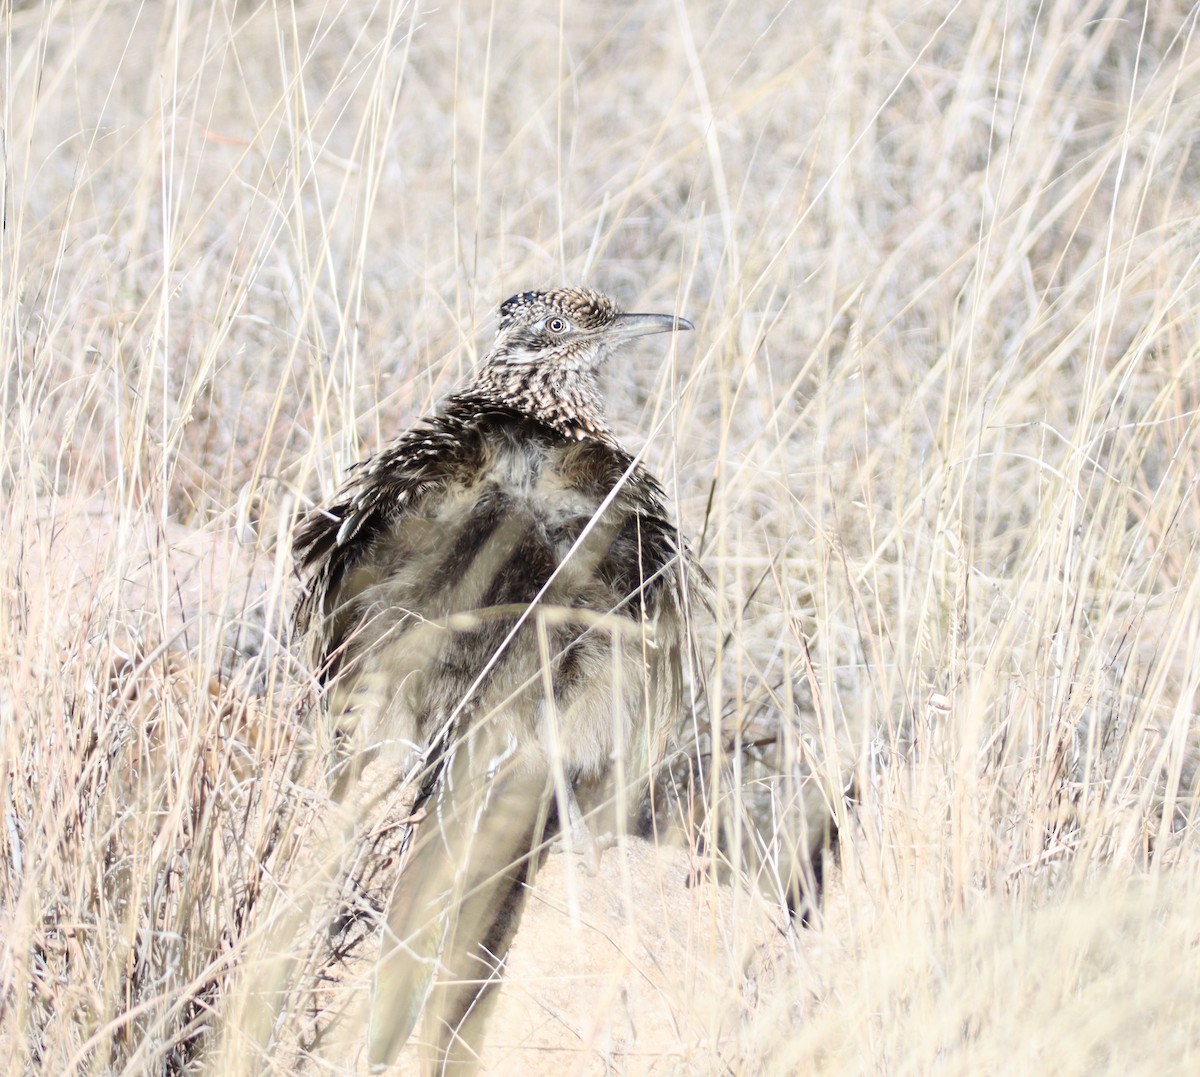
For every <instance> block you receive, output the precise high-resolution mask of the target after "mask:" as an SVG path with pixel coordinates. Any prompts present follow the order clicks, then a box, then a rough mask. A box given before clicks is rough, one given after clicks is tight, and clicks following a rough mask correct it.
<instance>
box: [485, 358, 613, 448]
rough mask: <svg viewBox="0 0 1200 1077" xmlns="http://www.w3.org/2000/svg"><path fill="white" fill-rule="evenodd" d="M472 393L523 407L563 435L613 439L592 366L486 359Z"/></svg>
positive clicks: (575, 437)
mask: <svg viewBox="0 0 1200 1077" xmlns="http://www.w3.org/2000/svg"><path fill="white" fill-rule="evenodd" d="M470 392H471V395H472V396H476V397H482V398H483V399H486V400H488V401H490V402H493V403H496V404H500V405H503V406H504V407H509V408H513V409H515V410H516V411H520V412H523V413H524V414H526V415H528V416H530V417H531V418H533V419H537V420H538V421H539V422H542V423H545V424H546V425H547V426H550V427H553V428H554V429H555V430H557V431H559V432H560V433H561V434H563V435H564V436H566V437H569V438H572V439H574V440H581V439H583V438H585V437H595V438H599V439H601V440H603V441H610V442H614V443H615V440H616V439H615V437H614V436H613V432H612V430H611V428H610V427H609V425H608V423H607V421H606V420H605V418H604V402H603V399H602V398H601V396H600V387H599V385H598V384H597V383H596V377H595V375H594V374H593V373H592V372H591V371H590V370H570V369H563V368H561V367H554V366H549V365H546V364H529V363H505V362H503V361H500V362H485V365H484V367H483V369H482V370H480V372H479V374H478V376H477V377H476V379H475V382H474V384H473V385H472V386H471V389H470Z"/></svg>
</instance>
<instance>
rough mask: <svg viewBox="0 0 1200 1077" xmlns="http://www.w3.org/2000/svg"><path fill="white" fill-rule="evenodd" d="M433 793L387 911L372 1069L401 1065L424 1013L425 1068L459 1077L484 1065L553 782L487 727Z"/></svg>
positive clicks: (472, 737)
mask: <svg viewBox="0 0 1200 1077" xmlns="http://www.w3.org/2000/svg"><path fill="white" fill-rule="evenodd" d="M487 725H488V726H491V727H492V729H494V728H495V725H496V723H487ZM431 786H432V788H431V789H430V791H429V792H428V795H427V797H426V798H425V801H424V805H423V807H424V811H425V817H424V818H423V819H422V820H421V821H420V822H419V823H418V824H417V829H416V832H415V833H414V835H413V838H412V842H411V844H410V846H409V850H408V854H407V857H406V859H405V863H404V865H403V868H402V870H401V872H400V877H399V880H398V882H397V884H396V888H395V890H394V892H393V894H392V899H391V903H390V905H389V908H388V914H387V922H386V925H385V928H384V938H383V944H382V952H381V956H380V960H379V964H378V966H377V969H376V974H375V985H374V991H373V995H372V1001H371V1026H370V1049H369V1050H370V1061H371V1064H372V1065H373V1066H386V1065H388V1064H390V1063H392V1062H394V1061H395V1059H396V1057H397V1055H398V1054H399V1052H400V1049H401V1048H402V1047H403V1046H404V1044H405V1043H406V1042H407V1040H408V1038H409V1036H410V1035H411V1033H412V1031H413V1029H414V1028H415V1027H416V1025H417V1022H418V1020H419V1019H420V1018H421V1016H422V1013H424V1020H423V1024H422V1030H421V1040H422V1043H423V1045H424V1046H423V1051H424V1055H425V1058H426V1060H427V1062H428V1063H431V1064H432V1069H433V1072H435V1073H439V1074H440V1073H445V1072H452V1073H456V1074H458V1073H465V1072H469V1071H471V1070H473V1069H474V1068H475V1067H476V1065H477V1061H478V1048H479V1045H480V1041H481V1038H482V1030H483V1025H484V1023H485V1019H486V1014H487V1010H488V1009H489V1008H490V1004H491V1002H492V1001H493V1000H492V998H491V997H489V996H491V995H492V992H491V988H492V987H493V986H494V985H495V983H496V981H497V980H498V978H499V976H500V973H501V970H502V969H503V965H504V959H505V955H506V954H507V952H508V945H509V942H510V941H511V939H512V936H513V934H514V932H515V931H516V927H517V924H518V922H519V920H520V916H521V910H522V908H523V905H524V893H525V879H526V874H527V871H528V867H529V861H530V857H531V850H533V849H534V848H535V847H536V846H537V845H538V844H539V843H540V841H541V838H542V832H543V829H544V827H545V822H546V810H547V804H548V801H549V792H548V788H549V782H548V780H547V775H546V773H545V767H544V766H543V765H540V764H539V763H535V762H533V761H531V760H530V758H529V757H528V754H527V753H525V752H522V751H521V750H520V749H519V747H518V746H517V744H516V742H515V740H514V738H512V737H511V736H503V737H502V736H500V735H498V734H496V733H494V732H492V731H489V729H488V728H483V729H475V730H472V731H471V732H470V733H468V734H467V735H466V737H465V738H463V739H462V740H461V741H460V742H459V743H458V744H457V745H456V746H455V747H454V748H452V749H450V750H448V751H447V752H446V754H445V756H444V757H443V758H442V760H441V765H440V769H439V772H438V773H437V774H436V775H435V776H434V777H433V779H432V781H431Z"/></svg>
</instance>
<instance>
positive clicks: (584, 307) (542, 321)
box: [486, 288, 692, 372]
mask: <svg viewBox="0 0 1200 1077" xmlns="http://www.w3.org/2000/svg"><path fill="white" fill-rule="evenodd" d="M691 328H692V323H691V322H689V321H686V320H685V319H683V318H676V317H675V316H674V315H672V314H626V313H624V312H623V311H621V310H619V309H618V308H617V305H616V303H614V302H613V301H612V300H611V299H609V297H608V296H606V295H603V294H602V293H600V292H594V291H591V290H590V289H588V288H555V289H552V290H550V291H544V292H522V293H521V294H520V295H514V296H513V297H512V298H510V299H506V300H505V301H504V302H503V303H501V304H500V326H499V329H498V330H497V332H496V341H495V343H494V344H493V345H492V348H491V351H490V352H489V353H488V355H487V359H486V362H488V363H489V364H503V365H505V366H509V367H512V366H526V365H537V366H553V367H557V368H558V369H560V370H563V371H578V372H591V371H594V370H595V369H596V368H597V367H599V366H600V365H601V363H603V362H604V361H605V359H607V358H608V357H609V356H610V355H611V354H612V353H613V352H615V351H616V350H617V349H619V348H620V347H621V346H622V345H623V344H627V343H629V341H631V340H635V339H637V338H638V337H644V336H648V335H650V334H651V333H672V332H675V331H677V330H681V329H691Z"/></svg>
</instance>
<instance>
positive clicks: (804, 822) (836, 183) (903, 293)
mask: <svg viewBox="0 0 1200 1077" xmlns="http://www.w3.org/2000/svg"><path fill="white" fill-rule="evenodd" d="M1197 11H1198V9H1197V6H1196V5H1194V4H1191V3H1188V2H1186V0H1156V2H1150V0H1147V2H1144V3H1135V2H1122V0H1105V2H1100V0H1066V2H1062V3H1053V4H1038V3H1032V2H1030V3H1025V2H1019V0H1008V2H1002V0H959V2H950V0H942V2H934V3H915V2H912V0H909V2H902V0H845V2H842V3H839V4H835V5H811V4H805V3H795V2H793V3H773V4H762V3H752V2H749V0H734V2H730V3H708V2H704V0H674V2H670V3H668V2H649V0H647V2H635V3H631V4H627V3H616V2H605V0H600V2H596V3H591V4H587V5H568V4H565V3H561V2H560V3H559V4H551V3H543V2H541V0H528V2H527V3H525V4H523V5H521V6H520V7H519V8H517V7H516V6H515V5H500V4H494V3H493V4H488V3H482V2H476V0H456V2H453V3H447V4H443V5H432V4H426V3H420V2H412V0H410V2H408V3H399V2H384V0H379V2H368V0H343V2H340V3H339V2H335V0H296V2H295V3H283V2H275V3H255V2H250V0H242V2H234V0H216V2H214V3H212V4H198V3H187V2H185V0H179V2H177V3H172V4H164V5H161V6H160V5H147V4H142V3H136V2H132V0H90V2H86V3H85V2H79V0H47V2H42V3H38V2H13V0H10V2H9V3H8V4H6V5H4V6H2V7H0V32H2V34H3V41H2V49H0V65H2V72H3V73H2V77H0V95H2V102H0V126H2V127H3V134H2V137H3V144H2V150H3V156H2V160H0V166H2V169H0V204H2V207H3V216H4V221H3V230H2V231H0V356H2V358H3V364H4V371H3V381H2V382H0V445H2V450H0V451H2V453H3V456H2V460H3V471H2V473H0V497H2V499H3V511H4V521H5V526H4V528H3V541H2V542H0V569H2V576H0V669H2V674H0V775H2V778H0V784H2V786H3V797H4V804H3V811H4V826H3V828H2V829H0V853H2V855H3V864H4V870H3V873H0V923H2V924H3V930H2V931H0V935H2V936H3V941H0V1044H2V1045H3V1050H0V1055H2V1056H3V1057H4V1058H6V1059H8V1061H7V1062H6V1063H4V1067H5V1072H12V1073H28V1072H39V1073H73V1072H127V1073H140V1072H162V1071H163V1070H164V1069H171V1068H172V1067H174V1068H176V1069H179V1068H184V1067H186V1066H188V1065H192V1066H198V1065H203V1064H204V1063H203V1061H190V1062H189V1058H190V1057H191V1051H192V1048H191V1046H189V1044H191V1043H192V1042H193V1039H194V1036H195V1035H196V1033H197V1032H203V1031H205V1030H207V1031H210V1032H212V1031H214V1030H215V1031H216V1032H219V1033H220V1034H222V1035H225V1036H227V1037H232V1038H231V1040H230V1042H233V1043H237V1042H238V1040H237V1035H236V1029H237V1028H238V1027H240V1026H239V1024H238V1022H239V1021H243V1020H249V1019H248V1018H245V1016H244V1012H243V1010H242V1009H240V1008H238V1007H233V1009H236V1010H237V1015H236V1016H235V1015H234V1014H233V1012H232V1009H231V1008H230V1006H229V1005H227V1003H226V1001H225V1000H226V997H227V996H226V995H225V993H224V987H223V986H222V985H228V984H230V983H234V982H237V981H238V979H239V977H244V976H245V975H246V973H247V968H248V967H249V966H252V964H253V960H254V955H255V954H256V953H258V952H259V950H258V949H256V947H258V946H259V942H256V941H254V940H261V939H262V938H263V937H264V936H263V935H262V932H264V931H267V930H268V929H267V928H265V927H262V926H261V925H259V926H257V927H256V926H255V924H256V921H255V917H256V915H258V914H259V912H260V910H262V909H263V908H264V907H265V906H264V901H263V900H262V899H263V895H264V893H265V894H267V895H268V896H271V895H277V893H283V894H286V892H287V889H286V885H285V881H284V876H285V874H286V870H285V869H286V865H287V864H288V863H289V862H290V859H291V857H292V855H293V853H294V852H295V850H296V849H297V848H300V847H302V846H303V844H304V841H305V834H306V827H308V826H309V825H310V824H311V820H312V818H313V817H315V816H316V815H319V813H320V802H321V790H320V788H319V783H318V782H317V780H316V779H315V778H314V777H313V773H312V772H311V771H310V770H309V769H308V768H307V764H306V762H305V760H306V759H307V758H308V754H307V749H308V748H309V747H310V739H311V731H310V729H309V727H308V723H307V721H306V719H305V714H306V710H305V701H306V697H307V696H308V694H309V692H308V685H307V683H306V681H305V678H304V673H303V670H302V669H300V668H299V667H298V666H297V665H296V663H295V662H294V661H293V660H291V659H289V652H288V649H287V639H286V622H287V615H288V610H289V608H290V603H291V601H292V599H293V597H294V591H295V587H294V581H293V579H292V575H291V568H290V561H289V557H288V552H287V550H288V536H289V533H290V528H291V526H292V523H293V520H294V517H295V514H296V513H297V511H299V510H300V509H302V508H304V507H305V506H307V505H308V504H309V503H310V500H311V499H312V498H316V497H320V496H322V495H323V494H327V493H329V492H330V491H331V490H332V488H333V486H334V485H335V484H336V482H337V479H338V476H339V475H340V474H341V472H342V470H343V469H344V467H345V466H346V465H347V464H348V463H350V462H351V461H352V460H354V459H357V458H358V457H359V456H361V455H362V454H363V453H364V452H366V451H368V450H370V449H371V448H373V447H374V446H376V445H377V444H378V443H379V442H380V441H381V440H384V439H386V438H388V437H390V436H391V435H393V434H394V433H396V432H398V431H399V430H401V429H402V428H403V427H404V426H405V425H407V424H408V423H409V422H410V421H411V420H412V419H413V418H414V417H415V416H416V415H417V414H418V413H420V412H423V411H425V410H427V409H428V408H430V407H431V406H432V405H433V403H434V402H435V401H436V399H437V398H438V397H439V396H441V395H442V394H444V393H445V392H447V391H449V389H450V388H451V387H452V386H453V385H454V384H455V383H456V382H457V381H458V380H459V379H461V378H462V377H464V376H465V375H466V374H467V373H468V372H469V370H470V369H471V366H472V363H473V361H474V360H475V359H476V358H477V356H478V354H479V352H480V349H481V348H482V347H486V344H487V341H488V340H489V339H490V324H489V319H490V317H491V312H492V310H493V309H494V307H495V305H496V304H497V303H498V302H499V301H500V300H501V299H503V298H504V297H506V296H507V295H509V294H511V293H513V292H515V291H519V290H523V289H526V288H530V287H537V286H542V285H548V284H557V283H584V284H588V285H590V286H594V287H599V288H601V289H603V290H606V291H608V292H610V293H612V294H613V295H615V296H616V297H618V299H619V300H620V301H621V302H622V303H623V304H624V305H626V306H627V307H629V308H631V309H644V310H670V309H677V310H679V311H680V312H681V313H682V314H684V315H686V316H687V317H689V318H691V319H692V320H693V321H694V322H695V323H696V328H697V332H696V333H695V334H690V335H689V336H688V338H687V339H681V341H680V347H679V349H678V352H677V353H676V355H675V356H674V357H673V359H672V360H671V361H669V362H666V363H663V362H661V361H659V360H658V359H649V358H642V357H638V356H632V357H630V358H629V359H628V361H625V362H623V363H622V364H621V367H620V369H616V370H612V371H610V372H609V373H608V377H607V381H606V388H607V390H608V393H609V399H610V405H611V417H612V420H613V424H614V426H615V427H616V429H617V430H618V432H619V434H620V435H621V436H622V437H623V439H625V440H626V442H627V443H628V444H630V445H632V446H634V447H637V448H641V447H643V446H645V448H646V459H647V461H648V463H649V465H650V466H651V468H652V469H653V470H654V471H655V472H656V473H657V474H658V475H660V476H661V477H662V478H663V479H664V480H665V483H666V485H667V487H668V489H669V490H670V492H671V494H672V496H673V498H674V500H675V503H676V506H677V510H678V515H679V518H680V520H681V523H682V525H683V528H684V530H685V531H686V532H687V533H688V534H689V535H691V536H692V539H693V542H694V544H695V545H696V546H697V547H698V548H699V552H700V555H701V559H702V561H703V563H704V565H705V566H706V568H707V569H708V571H709V573H710V574H711V576H712V577H713V579H714V581H715V583H716V585H717V591H718V595H719V605H718V609H717V612H716V618H715V622H716V623H715V624H714V625H712V626H710V628H709V630H708V631H707V632H706V640H707V650H706V652H705V657H704V661H705V668H704V670H703V671H701V673H702V674H703V676H702V677H698V680H702V681H703V685H704V688H705V692H704V699H703V705H702V706H701V708H700V710H699V712H698V715H697V719H696V720H697V721H698V722H700V723H702V728H701V729H700V734H701V740H702V742H703V743H704V744H706V745H707V746H708V749H706V750H709V749H710V750H711V751H712V755H713V759H712V760H711V761H712V764H713V768H715V769H710V770H709V771H708V772H707V773H708V775H709V778H711V777H712V775H713V774H714V773H715V774H717V775H718V779H719V780H717V781H716V782H715V783H713V782H711V781H710V783H709V785H708V786H706V788H707V797H708V799H709V808H710V811H715V812H716V814H717V815H718V816H720V817H721V818H723V819H724V820H726V821H727V825H728V828H729V832H728V835H727V837H728V840H727V841H726V842H725V843H724V844H723V845H722V853H721V855H723V856H726V857H728V858H729V859H730V861H731V862H732V864H731V866H732V868H733V869H734V871H733V872H732V876H737V874H738V869H746V870H747V871H749V873H750V874H751V875H752V876H754V881H756V882H757V883H761V884H762V890H763V892H764V894H765V900H766V902H767V904H768V905H769V903H770V901H771V899H772V896H778V894H779V892H780V890H781V887H784V886H786V884H787V882H788V878H789V875H790V873H792V872H793V871H794V870H795V865H794V863H793V861H794V860H795V857H796V855H797V853H796V851H795V850H796V847H797V846H799V847H801V850H802V849H803V847H804V845H805V842H806V840H807V839H806V837H804V835H805V834H806V832H807V828H808V827H809V826H810V824H811V823H812V821H813V819H814V818H820V819H823V818H825V817H826V816H830V817H832V819H833V820H834V821H835V822H836V824H837V827H838V830H839V833H840V855H839V858H838V861H837V864H836V865H834V866H827V868H826V876H827V881H828V883H829V886H828V894H827V897H826V903H825V907H824V909H823V911H822V912H821V913H820V914H819V915H816V916H814V917H813V922H812V924H811V925H810V926H809V927H808V928H807V929H805V930H802V931H798V932H794V933H786V939H785V941H784V942H783V943H782V944H779V943H778V942H777V943H776V944H775V945H774V948H773V949H770V948H768V949H761V948H760V949H759V950H757V951H752V952H750V953H749V956H748V954H747V950H746V946H745V945H744V943H745V940H742V941H741V942H735V941H730V939H732V936H733V935H736V933H737V929H738V924H739V922H740V921H739V917H738V916H736V915H735V916H732V917H730V918H728V919H727V920H726V921H722V923H723V924H724V928H722V931H725V930H727V931H728V932H730V933H732V934H731V935H729V937H728V938H726V935H721V937H722V938H725V939H726V944H725V946H724V953H725V960H726V961H727V966H726V967H727V970H728V974H727V975H726V976H725V977H724V979H720V980H718V981H717V983H718V984H720V985H722V986H721V987H720V988H719V989H718V988H712V989H711V991H717V992H718V993H717V995H716V997H712V996H711V992H710V997H708V998H707V999H705V1005H706V1007H707V1009H706V1010H705V1015H706V1016H704V1017H703V1019H702V1020H701V1019H699V1018H698V1019H697V1020H698V1021H699V1024H698V1025H697V1023H696V1022H689V1020H688V1016H689V1015H688V1014H687V1013H685V1012H683V1009H684V1007H685V1005H686V1004H685V1003H684V1002H677V1001H676V1002H672V1003H671V1005H674V1006H677V1007H678V1008H679V1011H678V1012H677V1013H676V1015H675V1016H676V1017H677V1018H678V1020H677V1022H676V1024H675V1026H674V1027H675V1029H676V1032H675V1034H674V1035H675V1037H676V1039H675V1042H674V1043H673V1044H667V1045H666V1046H661V1045H660V1047H659V1048H657V1049H656V1051H655V1052H649V1053H648V1052H646V1051H644V1050H643V1051H640V1052H639V1051H638V1050H634V1049H632V1048H631V1049H630V1050H628V1051H626V1052H624V1053H623V1052H622V1050H621V1049H619V1048H613V1047H611V1045H610V1046H609V1047H608V1048H605V1049H604V1050H599V1049H594V1048H592V1047H590V1046H588V1045H586V1044H585V1045H583V1046H581V1045H580V1043H579V1042H576V1043H575V1046H574V1048H573V1049H572V1050H573V1053H571V1054H569V1055H566V1056H564V1055H562V1054H561V1053H558V1054H556V1053H555V1051H553V1050H550V1049H540V1050H539V1051H538V1052H534V1053H532V1054H531V1055H528V1056H522V1055H521V1054H520V1052H519V1051H517V1050H516V1049H513V1050H510V1051H509V1052H508V1053H507V1054H505V1055H504V1056H503V1059H502V1060H501V1061H497V1062H495V1064H494V1066H492V1067H491V1068H493V1069H494V1070H495V1071H496V1072H504V1071H506V1067H508V1070H507V1071H512V1069H513V1068H519V1069H521V1070H523V1071H526V1072H528V1071H529V1070H530V1069H533V1070H534V1071H535V1072H541V1070H539V1069H538V1068H537V1067H539V1066H540V1067H546V1069H545V1072H560V1071H561V1070H562V1067H563V1065H568V1066H569V1067H570V1068H571V1069H572V1070H573V1071H577V1072H593V1071H594V1072H603V1071H604V1068H605V1066H608V1067H611V1068H615V1069H616V1070H617V1071H618V1072H630V1073H642V1072H667V1071H671V1072H698V1073H708V1072H717V1071H731V1072H739V1073H743V1072H744V1073H758V1072H780V1073H783V1072H809V1071H814V1072H815V1071H829V1072H878V1073H926V1072H932V1071H935V1070H936V1071H940V1072H948V1073H979V1072H1012V1073H1030V1072H1061V1073H1097V1072H1113V1073H1117V1072H1120V1073H1131V1072H1145V1073H1155V1074H1159V1073H1164V1072H1180V1073H1183V1072H1191V1071H1193V1070H1195V1069H1196V1068H1197V1067H1198V1065H1200V971H1198V970H1200V962H1197V961H1196V960H1195V954H1196V950H1197V945H1198V943H1200V912H1197V911H1196V910H1197V908H1198V907H1200V894H1198V888H1200V857H1198V856H1197V853H1198V844H1200V843H1198V833H1200V767H1198V765H1197V764H1198V762H1200V725H1198V721H1197V717H1196V712H1197V688H1198V686H1200V595H1198V593H1197V589H1198V587H1200V584H1198V582H1197V581H1198V579H1200V574H1198V572H1197V557H1198V552H1197V534H1198V533H1200V498H1198V492H1197V482H1198V481H1200V480H1198V478H1197V476H1198V475H1200V444H1198V442H1197V414H1198V408H1200V287H1198V286H1200V273H1198V265H1200V254H1198V253H1197V252H1200V212H1198V211H1200V159H1198V157H1197V153H1196V148H1195V147H1196V144H1197V139H1198V137H1200V64H1198V60H1197V50H1198V48H1200V46H1198V45H1197V42H1196V41H1195V31H1196V21H1197ZM709 850H710V852H712V851H713V850H712V846H711V844H710V846H709ZM730 874H731V873H730V872H725V873H724V877H730ZM664 908H666V907H664ZM674 915H676V914H675V913H673V912H672V911H671V910H670V909H669V908H667V909H666V911H664V912H663V914H662V916H663V918H664V920H667V921H669V920H670V919H671V918H672V917H673V916H674ZM679 915H681V916H682V914H679ZM667 926H668V927H669V926H670V924H669V923H668V924H667ZM256 932H259V933H258V934H256ZM718 934H720V932H718ZM768 951H769V952H768ZM218 987H220V988H221V989H220V990H218ZM720 990H726V991H728V997H727V998H725V997H723V996H721V995H720V994H719V991H720ZM228 997H229V998H236V997H238V996H237V995H236V993H234V994H231V995H229V996H228ZM681 997H682V996H681ZM243 1005H250V1003H248V1002H246V1000H245V999H244V998H242V999H241V1001H240V1002H239V1007H241V1006H243ZM710 1011H711V1012H710ZM714 1015H715V1016H714ZM697 1027H699V1028H700V1029H701V1031H699V1032H694V1031H693V1030H694V1029H695V1028H697ZM231 1030H232V1031H231ZM247 1042H250V1040H247ZM253 1042H254V1044H255V1046H254V1050H256V1051H264V1052H266V1054H264V1055H261V1056H259V1055H255V1054H253V1052H250V1053H249V1055H248V1056H247V1057H248V1058H250V1059H251V1061H248V1062H247V1063H246V1065H247V1067H248V1069H247V1072H257V1071H262V1072H268V1071H270V1070H271V1067H272V1066H276V1067H277V1070H278V1072H286V1070H285V1069H282V1068H278V1067H280V1066H282V1063H277V1062H275V1061H273V1060H272V1058H271V1057H269V1053H270V1049H269V1046H267V1047H264V1046H263V1042H264V1041H262V1040H261V1038H260V1039H255V1040H253ZM246 1050H247V1051H249V1048H246ZM563 1050H566V1048H563ZM564 1057H568V1058H569V1059H570V1061H569V1062H564V1061H563V1058H564Z"/></svg>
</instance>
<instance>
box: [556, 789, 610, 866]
mask: <svg viewBox="0 0 1200 1077" xmlns="http://www.w3.org/2000/svg"><path fill="white" fill-rule="evenodd" d="M559 832H560V834H561V835H562V837H560V838H559V839H558V840H557V841H555V842H553V843H552V844H551V846H550V849H551V851H552V852H556V853H559V852H562V853H577V854H578V855H579V862H580V866H581V867H582V868H583V870H584V872H585V873H586V874H588V875H592V876H595V875H598V874H599V873H600V854H601V853H602V852H603V851H604V850H605V849H607V848H609V847H610V846H612V845H615V844H616V837H615V836H614V835H613V834H599V835H597V834H593V833H592V828H591V827H590V826H588V823H587V820H586V819H585V818H584V817H583V809H582V808H581V807H580V806H579V798H578V797H577V796H576V795H575V790H574V788H572V787H571V786H569V785H568V786H567V817H566V818H565V819H562V820H560V823H559Z"/></svg>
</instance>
